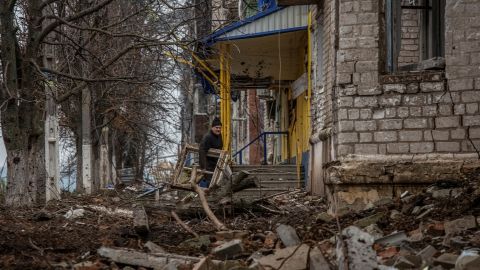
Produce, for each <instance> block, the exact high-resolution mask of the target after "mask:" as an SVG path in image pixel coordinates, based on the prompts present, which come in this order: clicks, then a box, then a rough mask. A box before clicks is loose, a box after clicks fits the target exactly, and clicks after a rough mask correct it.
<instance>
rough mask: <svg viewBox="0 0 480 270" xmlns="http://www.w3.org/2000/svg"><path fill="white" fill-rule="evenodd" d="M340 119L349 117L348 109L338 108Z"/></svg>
mask: <svg viewBox="0 0 480 270" xmlns="http://www.w3.org/2000/svg"><path fill="white" fill-rule="evenodd" d="M337 116H338V120H344V119H348V109H338V113H337Z"/></svg>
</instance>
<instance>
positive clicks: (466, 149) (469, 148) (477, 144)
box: [462, 140, 480, 152]
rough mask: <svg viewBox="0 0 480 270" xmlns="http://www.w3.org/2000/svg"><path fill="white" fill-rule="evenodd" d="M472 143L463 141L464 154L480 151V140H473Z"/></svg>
mask: <svg viewBox="0 0 480 270" xmlns="http://www.w3.org/2000/svg"><path fill="white" fill-rule="evenodd" d="M472 142H473V144H474V145H475V147H474V145H472ZM472 142H470V140H464V141H462V151H463V152H476V151H477V149H480V140H472Z"/></svg>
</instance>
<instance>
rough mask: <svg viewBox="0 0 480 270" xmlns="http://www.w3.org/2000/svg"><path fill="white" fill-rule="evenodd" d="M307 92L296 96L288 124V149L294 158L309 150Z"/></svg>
mask: <svg viewBox="0 0 480 270" xmlns="http://www.w3.org/2000/svg"><path fill="white" fill-rule="evenodd" d="M307 95H308V93H307V91H305V92H303V93H302V94H301V95H300V96H298V97H297V98H296V99H295V100H296V107H295V108H294V110H295V113H294V117H292V120H293V121H292V122H291V123H289V124H290V125H289V129H288V131H289V135H290V142H289V149H290V153H291V157H296V156H297V154H300V155H301V154H302V152H306V151H308V150H309V147H310V145H309V142H308V140H309V138H310V119H309V118H308V116H309V111H310V104H309V102H308V100H307V98H306V97H307Z"/></svg>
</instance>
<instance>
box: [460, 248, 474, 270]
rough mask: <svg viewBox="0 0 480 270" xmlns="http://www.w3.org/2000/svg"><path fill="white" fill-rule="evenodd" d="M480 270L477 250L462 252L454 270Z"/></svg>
mask: <svg viewBox="0 0 480 270" xmlns="http://www.w3.org/2000/svg"><path fill="white" fill-rule="evenodd" d="M476 269H480V255H479V252H478V250H473V249H472V250H464V251H462V254H460V256H459V257H458V258H457V261H456V262H455V270H476Z"/></svg>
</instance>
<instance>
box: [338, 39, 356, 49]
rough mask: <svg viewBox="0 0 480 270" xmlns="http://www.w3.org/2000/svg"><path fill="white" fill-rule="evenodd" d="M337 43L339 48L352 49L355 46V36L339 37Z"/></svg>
mask: <svg viewBox="0 0 480 270" xmlns="http://www.w3.org/2000/svg"><path fill="white" fill-rule="evenodd" d="M338 45H339V47H340V49H352V48H356V47H357V38H340V40H339V42H338Z"/></svg>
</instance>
